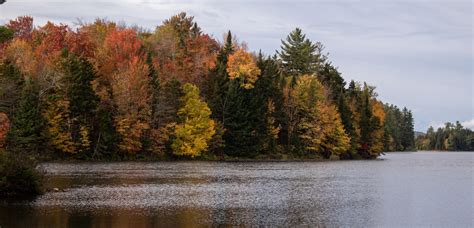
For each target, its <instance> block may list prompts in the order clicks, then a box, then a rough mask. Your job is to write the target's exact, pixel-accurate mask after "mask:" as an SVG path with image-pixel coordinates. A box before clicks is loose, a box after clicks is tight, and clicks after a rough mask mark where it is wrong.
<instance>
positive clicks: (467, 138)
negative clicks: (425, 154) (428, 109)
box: [416, 121, 474, 151]
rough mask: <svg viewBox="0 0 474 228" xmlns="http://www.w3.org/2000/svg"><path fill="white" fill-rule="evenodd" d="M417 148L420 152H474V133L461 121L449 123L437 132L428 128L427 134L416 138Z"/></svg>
mask: <svg viewBox="0 0 474 228" xmlns="http://www.w3.org/2000/svg"><path fill="white" fill-rule="evenodd" d="M416 147H417V149H419V150H440V151H474V132H473V131H472V130H471V129H469V128H465V127H463V126H462V125H461V123H459V121H456V124H453V123H450V122H448V123H446V124H445V125H444V127H440V128H438V129H437V130H436V131H435V130H434V128H433V127H430V128H428V131H427V132H426V134H423V135H420V136H418V137H417V138H416Z"/></svg>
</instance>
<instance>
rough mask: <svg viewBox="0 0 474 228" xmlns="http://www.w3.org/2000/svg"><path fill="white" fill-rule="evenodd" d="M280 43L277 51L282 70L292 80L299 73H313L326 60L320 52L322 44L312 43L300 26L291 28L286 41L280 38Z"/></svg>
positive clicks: (299, 74)
mask: <svg viewBox="0 0 474 228" xmlns="http://www.w3.org/2000/svg"><path fill="white" fill-rule="evenodd" d="M281 43H282V45H281V51H279V52H277V53H278V55H279V57H280V59H281V61H282V70H283V73H284V74H285V75H287V76H292V77H293V80H294V77H298V76H301V75H305V74H308V75H312V74H315V73H316V72H317V71H318V68H319V67H320V65H321V64H322V63H323V62H324V61H325V60H326V57H325V56H324V55H323V54H322V53H321V52H322V50H323V45H322V44H321V43H319V42H317V43H312V42H311V41H310V40H309V39H307V38H306V35H305V34H303V32H302V31H301V29H300V28H296V29H295V30H293V31H292V32H291V33H290V34H289V35H288V36H287V37H286V41H283V40H282V41H281Z"/></svg>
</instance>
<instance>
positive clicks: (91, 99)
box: [64, 54, 98, 152]
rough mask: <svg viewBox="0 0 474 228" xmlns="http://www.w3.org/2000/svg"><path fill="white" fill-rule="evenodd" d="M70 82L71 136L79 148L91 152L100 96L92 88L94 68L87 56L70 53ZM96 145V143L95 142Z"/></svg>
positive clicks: (68, 96)
mask: <svg viewBox="0 0 474 228" xmlns="http://www.w3.org/2000/svg"><path fill="white" fill-rule="evenodd" d="M64 66H65V68H66V80H67V82H68V83H67V84H68V88H67V98H68V101H69V115H70V118H71V120H72V121H71V137H72V141H73V142H74V143H75V144H76V147H77V150H79V151H83V152H90V150H91V149H92V146H93V145H92V140H96V136H97V135H96V132H95V131H94V130H96V128H97V127H96V126H95V125H96V112H97V102H98V97H97V96H96V94H95V92H94V90H93V89H92V81H93V80H94V79H95V74H94V69H93V66H92V64H91V63H89V62H88V61H87V60H86V59H85V58H82V57H81V58H79V57H76V56H75V55H74V54H69V56H68V57H67V59H66V61H65V64H64ZM94 145H95V144H94Z"/></svg>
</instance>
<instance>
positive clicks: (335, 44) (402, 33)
mask: <svg viewBox="0 0 474 228" xmlns="http://www.w3.org/2000/svg"><path fill="white" fill-rule="evenodd" d="M473 7H474V6H473V1H471V0H462V1H461V0H442V1H437V0H403V1H402V0H378V1H375V0H372V1H367V0H324V1H320V0H313V1H298V0H293V1H291V0H286V1H278V0H277V1H258V0H251V1H248V0H239V1H237V0H231V1H224V0H221V1H180V0H176V1H163V0H156V1H155V0H107V1H103V0H97V1H93V0H7V2H5V3H4V4H2V5H0V24H4V23H6V22H8V21H9V20H10V19H14V18H16V17H17V16H22V15H29V16H32V17H33V18H34V20H35V25H43V24H44V23H46V22H47V21H52V22H56V23H59V22H62V23H66V24H70V25H73V24H74V23H76V22H78V21H79V20H81V21H84V22H91V21H93V20H94V19H95V18H107V19H109V20H113V21H121V22H125V23H126V24H128V25H139V26H142V27H145V28H148V29H150V30H153V29H154V28H155V27H156V26H157V25H160V24H161V22H162V21H163V20H165V19H167V18H169V17H171V16H172V15H175V14H177V13H179V12H182V11H184V12H187V13H188V14H189V15H191V16H194V18H195V21H196V22H197V23H198V24H199V26H200V27H201V28H202V30H203V31H204V32H206V33H208V34H210V35H212V36H213V37H214V38H216V39H219V40H222V37H223V34H224V33H225V32H226V31H228V30H231V31H232V33H233V34H236V36H237V37H238V39H239V40H240V41H245V42H246V43H247V44H248V47H249V49H250V50H252V51H258V50H262V51H263V52H264V53H266V54H274V53H275V50H278V49H279V48H280V45H281V39H284V38H285V37H286V35H288V33H290V32H291V31H292V30H293V29H294V28H295V27H299V28H301V29H302V30H303V32H304V33H306V35H307V37H308V38H310V39H311V40H313V41H319V42H321V43H322V44H323V45H324V46H325V47H326V49H325V51H326V52H328V53H329V60H330V61H331V62H332V63H333V64H334V65H335V66H338V68H339V71H340V72H342V75H343V77H344V78H345V79H346V81H350V80H351V79H354V80H356V81H366V82H368V83H369V84H370V85H374V86H376V87H377V90H376V91H377V93H378V94H379V98H380V99H381V100H382V101H384V102H389V103H392V104H395V105H397V106H399V107H404V106H406V107H407V108H408V109H411V110H412V111H413V114H414V118H415V130H418V131H426V129H427V128H428V126H434V127H435V128H436V127H439V126H441V125H442V124H443V123H445V122H447V121H450V122H454V121H460V122H461V123H463V124H464V126H466V127H469V128H471V129H474V101H473V97H474V92H473V88H474V81H473V65H474V61H473V52H474V50H473V46H474V45H473V43H474V41H473V40H474V39H473V19H474V18H473V11H474V10H473Z"/></svg>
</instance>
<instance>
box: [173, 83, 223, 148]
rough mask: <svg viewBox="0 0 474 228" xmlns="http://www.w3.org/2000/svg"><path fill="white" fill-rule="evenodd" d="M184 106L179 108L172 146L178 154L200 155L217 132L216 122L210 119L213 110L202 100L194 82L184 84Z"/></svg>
mask: <svg viewBox="0 0 474 228" xmlns="http://www.w3.org/2000/svg"><path fill="white" fill-rule="evenodd" d="M183 92H184V96H183V97H182V98H181V102H182V104H183V107H181V108H180V109H179V110H178V116H179V119H180V121H179V123H178V124H177V125H175V127H174V133H175V135H174V140H173V144H172V145H171V148H172V149H173V152H174V154H175V155H178V156H190V157H196V156H200V155H201V153H202V152H204V151H206V149H207V147H208V144H209V141H210V140H211V138H212V136H213V135H214V134H215V123H214V121H213V120H211V119H210V115H211V110H210V109H209V107H208V106H207V104H206V103H205V102H203V101H201V100H200V98H199V89H198V88H197V87H196V86H194V85H192V84H189V83H187V84H184V86H183Z"/></svg>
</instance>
